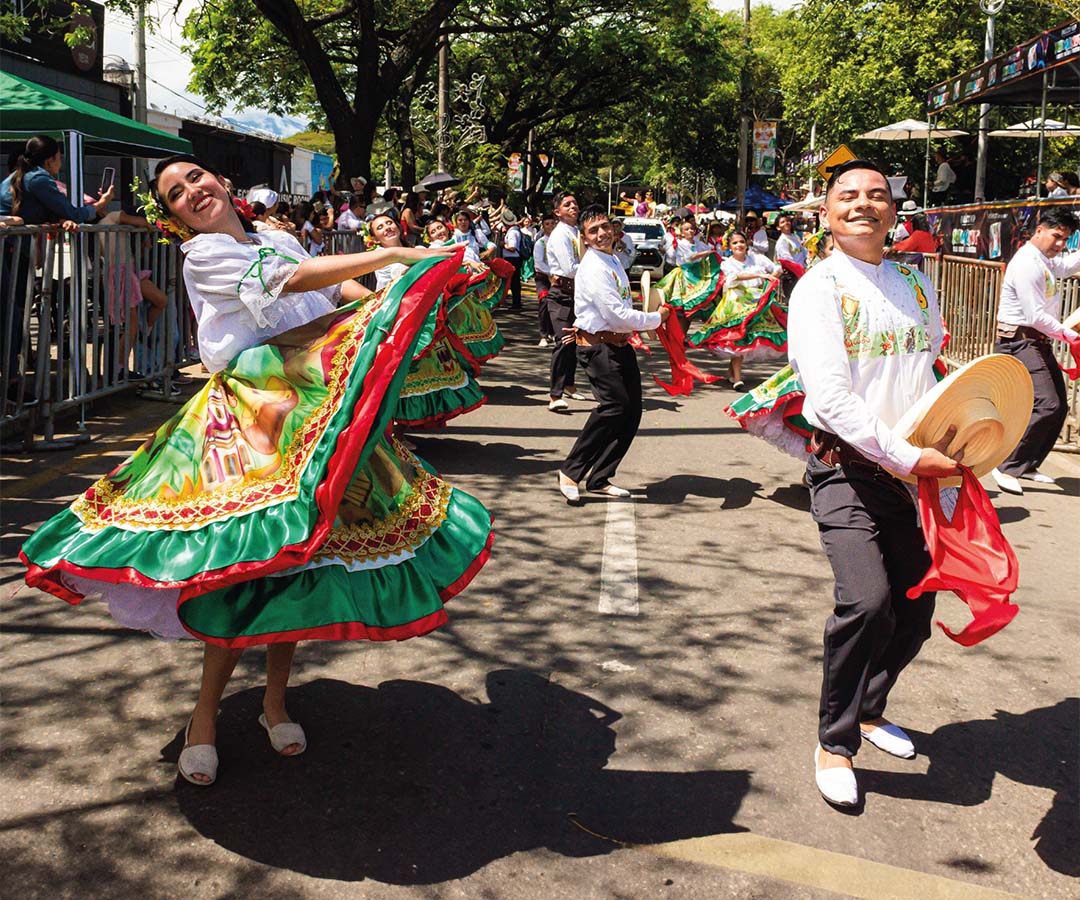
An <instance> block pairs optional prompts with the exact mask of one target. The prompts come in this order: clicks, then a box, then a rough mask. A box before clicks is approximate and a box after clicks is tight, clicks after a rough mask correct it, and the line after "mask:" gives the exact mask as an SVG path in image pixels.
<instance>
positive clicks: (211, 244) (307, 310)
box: [180, 231, 341, 372]
mask: <svg viewBox="0 0 1080 900" xmlns="http://www.w3.org/2000/svg"><path fill="white" fill-rule="evenodd" d="M250 237H251V243H240V242H238V241H236V240H235V239H234V238H232V237H230V236H229V235H226V234H198V235H196V236H195V237H193V238H192V239H191V240H190V241H186V242H185V243H184V244H183V245H182V246H181V248H180V249H181V250H182V251H183V252H184V257H185V258H184V283H185V284H186V285H187V290H188V295H189V296H190V297H191V307H192V309H193V310H194V312H195V317H196V319H197V320H198V323H199V355H200V356H201V357H202V361H203V363H204V365H205V366H206V368H207V369H209V370H210V372H220V371H221V370H222V369H224V368H225V367H226V366H227V365H228V364H229V362H230V361H231V360H232V359H233V357H235V356H236V354H238V353H239V352H240V351H241V350H246V349H247V348H248V347H254V346H255V345H256V344H260V343H262V342H263V341H265V340H267V339H268V338H271V337H274V336H275V335H278V334H281V333H283V332H285V331H288V330H290V329H292V328H298V327H299V326H301V325H306V324H307V323H308V322H310V321H311V320H312V319H317V318H319V317H320V316H324V315H326V314H327V313H330V312H333V311H334V309H336V307H337V303H338V300H339V299H340V297H341V288H340V287H339V286H337V285H335V286H333V287H327V288H322V289H321V290H318V291H305V292H304V293H288V292H285V291H283V290H282V289H283V288H284V287H285V284H286V283H287V282H288V280H289V279H290V278H292V276H293V273H294V272H295V271H296V269H297V267H298V266H299V265H300V263H301V262H302V261H303V260H305V259H308V256H309V254H308V253H307V252H306V251H305V250H304V249H303V248H302V247H301V246H300V244H299V243H297V241H296V238H294V237H293V236H292V235H290V234H288V233H287V232H284V231H264V232H260V233H257V234H252V235H250Z"/></svg>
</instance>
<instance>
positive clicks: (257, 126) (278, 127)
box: [221, 111, 307, 138]
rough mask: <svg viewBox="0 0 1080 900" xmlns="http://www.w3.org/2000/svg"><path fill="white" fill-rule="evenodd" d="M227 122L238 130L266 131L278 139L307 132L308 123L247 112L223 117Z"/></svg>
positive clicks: (267, 114) (268, 114) (263, 113)
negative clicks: (299, 132)
mask: <svg viewBox="0 0 1080 900" xmlns="http://www.w3.org/2000/svg"><path fill="white" fill-rule="evenodd" d="M221 118H223V119H224V120H225V121H226V122H231V123H232V124H233V125H236V126H237V127H238V128H243V129H246V130H255V131H265V132H268V133H269V134H272V135H274V136H275V137H278V138H283V137H288V136H289V135H293V134H296V132H298V131H305V130H307V122H304V121H302V120H301V119H293V118H290V117H288V116H275V115H273V114H272V113H268V112H258V111H253V112H245V113H233V114H232V115H229V116H222V117H221Z"/></svg>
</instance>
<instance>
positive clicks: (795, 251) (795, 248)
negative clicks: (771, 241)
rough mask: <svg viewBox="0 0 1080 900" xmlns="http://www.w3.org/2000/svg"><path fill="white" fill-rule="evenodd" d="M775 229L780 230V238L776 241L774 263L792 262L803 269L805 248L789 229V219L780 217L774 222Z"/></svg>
mask: <svg viewBox="0 0 1080 900" xmlns="http://www.w3.org/2000/svg"><path fill="white" fill-rule="evenodd" d="M776 227H777V228H779V229H780V237H778V238H777V239H776V261H777V262H780V260H782V259H786V260H787V261H788V262H793V263H795V264H797V265H800V266H802V267H803V268H804V269H805V268H806V248H805V247H804V246H803V244H802V241H800V240H799V236H798V235H797V234H795V230H794V229H793V228H792V227H791V218H790V217H789V216H781V217H780V218H779V219H777V220H776Z"/></svg>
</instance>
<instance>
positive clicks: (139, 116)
mask: <svg viewBox="0 0 1080 900" xmlns="http://www.w3.org/2000/svg"><path fill="white" fill-rule="evenodd" d="M135 70H136V74H135V78H136V82H135V121H136V122H142V124H143V125H145V124H146V4H145V3H140V4H139V8H138V10H137V11H136V13H135Z"/></svg>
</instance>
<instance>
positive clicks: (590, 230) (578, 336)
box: [559, 206, 671, 503]
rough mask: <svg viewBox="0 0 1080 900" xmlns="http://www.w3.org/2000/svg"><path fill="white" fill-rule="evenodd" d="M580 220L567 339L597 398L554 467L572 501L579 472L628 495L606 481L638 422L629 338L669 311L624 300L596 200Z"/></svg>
mask: <svg viewBox="0 0 1080 900" xmlns="http://www.w3.org/2000/svg"><path fill="white" fill-rule="evenodd" d="M580 227H581V231H582V235H583V237H584V241H585V247H586V248H587V249H586V250H585V255H584V256H583V257H582V260H581V264H580V265H579V266H578V267H577V277H576V282H575V294H574V315H575V329H574V342H575V343H576V344H577V356H578V362H579V364H580V365H581V367H582V368H583V369H585V371H586V373H587V374H588V376H589V383H590V384H591V385H592V389H593V393H594V394H595V395H596V400H597V406H596V408H595V409H594V410H593V411H592V412H591V413H590V414H589V420H588V421H587V422H586V423H585V428H584V429H583V430H582V432H581V434H580V435H579V436H578V439H577V441H576V442H575V443H574V447H573V449H572V450H571V451H570V455H569V456H568V457H567V458H566V462H564V463H563V465H562V469H560V471H559V490H560V491H561V492H562V495H563V496H564V497H566V499H567V500H569V501H570V502H571V503H576V502H577V501H578V500H579V499H580V492H579V490H578V482H579V481H581V480H582V479H585V487H586V488H587V489H588V490H590V491H593V492H595V493H599V494H606V495H608V496H609V497H629V496H630V492H629V491H628V490H626V489H624V488H621V487H618V486H616V485H614V484H612V483H611V479H612V478H613V477H614V475H615V470H616V469H617V468H618V466H619V463H620V462H621V461H622V458H623V457H624V456H625V455H626V451H627V450H629V449H630V444H631V442H632V441H633V440H634V435H635V434H637V429H638V424H639V423H640V422H641V372H640V370H639V369H638V364H637V357H636V356H635V355H634V348H633V347H631V346H630V344H629V339H630V335H631V334H632V333H633V332H634V331H649V330H652V329H654V328H657V327H658V326H659V325H660V324H661V323H662V322H666V321H667V318H668V315H669V314H670V313H671V307H668V306H665V307H663V308H662V309H661V310H660V311H659V312H651V313H646V312H639V311H637V310H636V309H634V307H633V306H632V305H631V297H630V281H629V280H628V279H627V277H626V272H625V271H624V270H623V267H622V264H621V263H620V262H619V261H618V259H616V258H615V255H614V254H613V253H612V252H611V250H612V244H613V241H614V238H615V231H614V229H613V228H612V226H611V220H610V219H609V218H608V214H607V213H606V212H605V211H604V210H603V209H602V208H601V207H599V206H590V207H589V208H588V209H586V210H585V211H584V212H583V213H582V214H581V219H580ZM568 346H572V345H568Z"/></svg>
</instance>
